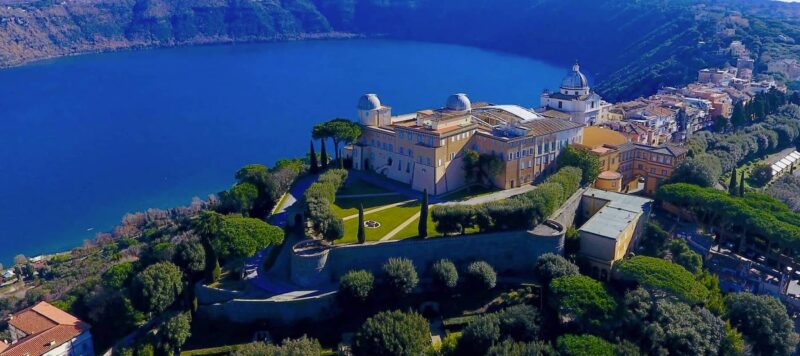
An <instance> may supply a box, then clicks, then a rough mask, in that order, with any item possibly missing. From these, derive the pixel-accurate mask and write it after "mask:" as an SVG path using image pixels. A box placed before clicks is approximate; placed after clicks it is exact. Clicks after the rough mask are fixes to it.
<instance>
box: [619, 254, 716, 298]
mask: <svg viewBox="0 0 800 356" xmlns="http://www.w3.org/2000/svg"><path fill="white" fill-rule="evenodd" d="M614 271H615V272H617V273H619V276H620V278H621V279H622V280H625V281H632V282H636V283H638V284H639V285H641V286H642V287H644V288H645V289H648V290H651V291H653V290H660V291H663V292H667V293H669V294H672V295H674V296H676V297H678V298H680V299H681V300H684V301H686V302H688V303H703V302H705V301H706V299H707V298H708V295H709V292H708V289H706V287H705V286H703V285H702V284H700V283H698V282H697V281H696V280H695V277H694V275H692V273H690V272H689V271H687V270H686V269H685V268H683V267H681V266H680V265H678V264H675V263H672V262H670V261H666V260H663V259H661V258H655V257H649V256H636V257H633V258H630V259H626V260H622V261H620V262H618V263H616V264H615V265H614Z"/></svg>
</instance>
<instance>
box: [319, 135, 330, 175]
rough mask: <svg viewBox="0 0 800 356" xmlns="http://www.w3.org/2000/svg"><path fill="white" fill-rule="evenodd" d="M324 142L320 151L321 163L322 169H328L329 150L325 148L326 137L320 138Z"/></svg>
mask: <svg viewBox="0 0 800 356" xmlns="http://www.w3.org/2000/svg"><path fill="white" fill-rule="evenodd" d="M320 141H321V142H322V149H320V152H319V156H320V157H319V158H320V160H321V161H320V163H321V166H322V170H326V169H328V151H327V150H326V149H325V139H324V138H323V139H322V140H320Z"/></svg>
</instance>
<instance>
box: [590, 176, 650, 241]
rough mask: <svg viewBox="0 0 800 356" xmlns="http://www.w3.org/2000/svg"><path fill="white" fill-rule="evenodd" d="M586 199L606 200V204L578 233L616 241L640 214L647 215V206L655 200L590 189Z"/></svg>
mask: <svg viewBox="0 0 800 356" xmlns="http://www.w3.org/2000/svg"><path fill="white" fill-rule="evenodd" d="M583 196H584V197H589V198H594V199H599V200H605V201H606V204H605V205H604V206H603V207H602V208H600V210H599V211H597V213H595V214H594V215H593V216H592V217H591V218H589V221H587V222H586V223H584V224H583V226H581V227H580V229H578V231H585V232H587V233H591V234H594V235H597V236H602V237H606V238H610V239H616V238H617V237H618V236H619V235H620V233H622V231H624V230H625V228H626V227H627V226H628V225H629V224H630V223H631V222H632V221H634V220H636V219H638V217H639V215H640V214H643V213H646V212H645V206H646V205H648V204H650V203H651V202H652V201H653V200H652V199H647V198H643V197H639V196H635V195H628V194H622V193H615V192H608V191H605V190H600V189H595V188H590V189H587V190H586V192H585V193H583Z"/></svg>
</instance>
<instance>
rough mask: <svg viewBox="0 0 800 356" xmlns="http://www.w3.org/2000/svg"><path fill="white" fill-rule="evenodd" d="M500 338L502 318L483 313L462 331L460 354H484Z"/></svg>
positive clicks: (459, 342) (459, 345)
mask: <svg viewBox="0 0 800 356" xmlns="http://www.w3.org/2000/svg"><path fill="white" fill-rule="evenodd" d="M498 340H500V320H499V319H498V318H497V315H494V314H486V315H482V316H480V317H478V318H477V319H475V320H473V321H472V322H470V323H469V324H467V326H466V327H465V328H464V330H463V331H462V332H461V340H459V341H458V350H459V352H458V354H459V355H483V354H485V353H486V351H487V350H489V348H490V347H491V346H492V345H494V343H495V342H497V341H498Z"/></svg>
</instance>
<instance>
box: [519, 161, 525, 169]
mask: <svg viewBox="0 0 800 356" xmlns="http://www.w3.org/2000/svg"><path fill="white" fill-rule="evenodd" d="M524 168H525V161H519V169H524Z"/></svg>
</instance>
